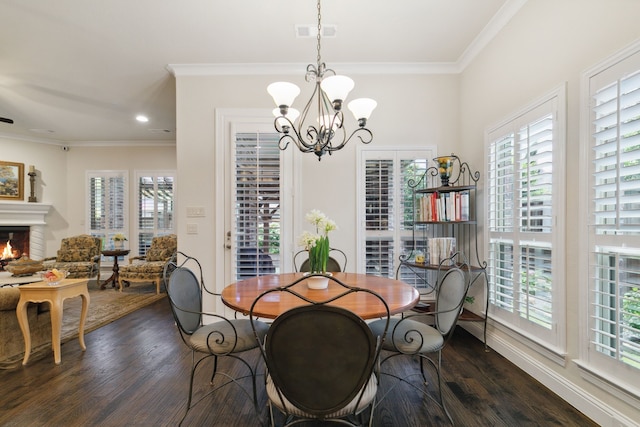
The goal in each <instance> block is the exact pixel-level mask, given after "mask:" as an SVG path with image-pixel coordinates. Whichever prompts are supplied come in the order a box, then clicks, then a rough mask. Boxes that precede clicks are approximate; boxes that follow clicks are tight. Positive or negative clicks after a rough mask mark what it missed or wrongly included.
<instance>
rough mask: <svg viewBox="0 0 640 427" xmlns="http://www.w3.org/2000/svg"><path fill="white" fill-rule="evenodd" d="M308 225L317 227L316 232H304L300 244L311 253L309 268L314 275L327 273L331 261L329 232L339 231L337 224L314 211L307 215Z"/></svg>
mask: <svg viewBox="0 0 640 427" xmlns="http://www.w3.org/2000/svg"><path fill="white" fill-rule="evenodd" d="M305 219H306V220H307V222H308V223H310V224H312V225H315V227H316V232H315V234H314V233H310V232H308V231H304V232H303V233H302V235H301V236H300V238H299V244H300V245H301V246H304V247H305V249H306V250H308V251H309V267H310V268H311V272H312V273H326V272H327V260H328V259H329V232H330V231H333V230H337V229H338V226H337V225H336V223H335V222H334V221H333V220H331V219H329V218H327V216H326V215H325V214H323V213H322V212H320V211H318V210H316V209H314V210H312V211H311V212H309V213H307V214H306V215H305Z"/></svg>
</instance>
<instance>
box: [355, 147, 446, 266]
mask: <svg viewBox="0 0 640 427" xmlns="http://www.w3.org/2000/svg"><path fill="white" fill-rule="evenodd" d="M436 153H437V151H436V147H435V146H432V145H429V146H421V147H403V148H397V147H376V148H369V147H366V148H361V147H359V148H358V149H357V159H358V163H357V189H356V200H357V201H358V202H357V224H364V223H365V220H366V215H365V208H366V206H365V185H366V182H365V176H364V174H365V170H366V161H367V160H372V159H379V160H383V159H386V160H393V162H394V170H393V173H394V181H393V182H394V183H396V185H395V187H394V189H393V191H394V195H393V200H394V207H395V221H394V224H393V230H388V231H378V232H371V233H367V231H366V230H365V229H364V227H357V231H356V239H357V242H358V243H357V245H356V271H357V272H359V273H362V274H365V273H366V272H367V260H366V250H365V249H366V248H365V246H366V244H365V243H366V241H367V238H368V237H371V236H379V237H387V238H391V239H392V240H393V244H394V249H393V251H394V259H393V275H392V276H393V277H395V272H396V271H397V268H398V266H399V263H400V260H399V256H400V255H401V254H402V238H403V237H404V238H407V237H408V236H410V235H411V233H412V231H411V229H406V230H402V227H401V224H400V221H402V213H401V200H402V197H401V194H402V191H403V190H404V189H403V188H402V179H401V177H400V167H399V166H400V161H401V160H403V159H417V158H425V159H428V160H429V162H431V159H433V158H434V157H436Z"/></svg>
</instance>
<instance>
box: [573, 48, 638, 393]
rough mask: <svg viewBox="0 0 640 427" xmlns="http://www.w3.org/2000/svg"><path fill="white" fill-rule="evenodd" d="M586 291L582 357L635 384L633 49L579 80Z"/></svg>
mask: <svg viewBox="0 0 640 427" xmlns="http://www.w3.org/2000/svg"><path fill="white" fill-rule="evenodd" d="M585 83H586V84H585V86H584V90H585V91H587V90H588V97H585V99H588V100H589V105H588V110H589V111H588V117H589V120H588V122H587V123H585V126H584V128H585V129H588V133H586V138H588V141H587V142H586V143H585V151H586V153H585V155H583V156H581V159H584V161H585V164H584V165H583V170H584V171H585V172H586V173H585V175H584V179H585V180H586V185H585V189H586V191H585V194H586V203H587V209H588V217H587V230H588V232H587V236H588V244H587V245H586V249H585V253H584V258H583V259H584V265H583V271H585V272H586V273H585V275H586V276H585V278H586V280H585V281H586V284H585V286H588V288H589V291H588V296H589V297H588V301H587V303H588V304H586V307H584V308H585V310H584V312H585V313H588V314H587V315H588V322H585V324H586V327H585V333H586V334H588V337H589V339H588V343H584V345H585V349H586V350H585V353H586V354H587V356H588V360H589V362H591V363H594V364H596V365H597V367H598V369H599V370H602V371H603V372H607V375H612V376H614V377H617V380H616V381H615V382H616V383H617V384H624V383H627V384H634V383H635V385H636V386H637V383H638V381H640V44H638V45H637V46H635V47H633V49H632V50H630V51H626V52H623V54H621V55H619V56H618V57H616V58H614V59H613V60H610V61H607V63H605V64H603V65H600V66H597V67H596V68H594V69H593V70H591V71H589V72H587V73H586V74H585Z"/></svg>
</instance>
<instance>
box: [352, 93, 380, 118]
mask: <svg viewBox="0 0 640 427" xmlns="http://www.w3.org/2000/svg"><path fill="white" fill-rule="evenodd" d="M377 105H378V103H377V102H376V101H374V100H373V99H371V98H358V99H354V100H353V101H351V102H350V103H349V105H348V106H347V107H349V110H351V112H352V113H353V115H354V116H355V118H356V120H360V119H367V120H368V119H369V117H370V116H371V113H372V112H373V109H374V108H376V106H377Z"/></svg>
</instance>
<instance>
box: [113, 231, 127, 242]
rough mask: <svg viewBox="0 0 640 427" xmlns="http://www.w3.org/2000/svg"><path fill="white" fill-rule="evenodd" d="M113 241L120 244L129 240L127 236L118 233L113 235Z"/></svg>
mask: <svg viewBox="0 0 640 427" xmlns="http://www.w3.org/2000/svg"><path fill="white" fill-rule="evenodd" d="M112 239H113V241H114V242H120V241H125V240H127V236H125V235H124V234H122V233H116V234H114V235H113V237H112Z"/></svg>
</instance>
